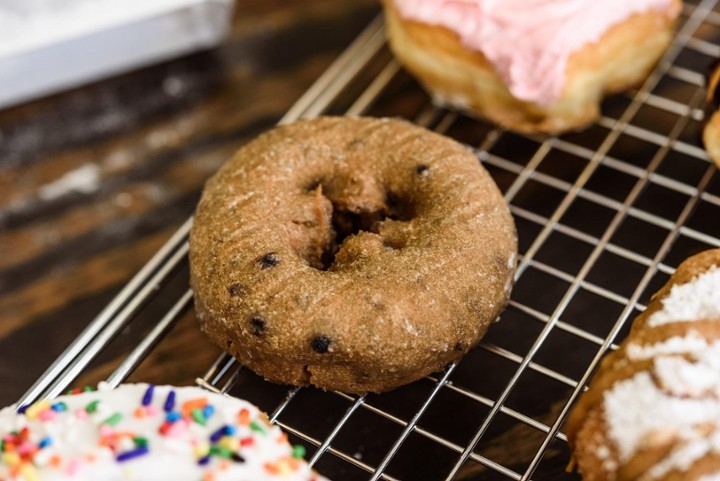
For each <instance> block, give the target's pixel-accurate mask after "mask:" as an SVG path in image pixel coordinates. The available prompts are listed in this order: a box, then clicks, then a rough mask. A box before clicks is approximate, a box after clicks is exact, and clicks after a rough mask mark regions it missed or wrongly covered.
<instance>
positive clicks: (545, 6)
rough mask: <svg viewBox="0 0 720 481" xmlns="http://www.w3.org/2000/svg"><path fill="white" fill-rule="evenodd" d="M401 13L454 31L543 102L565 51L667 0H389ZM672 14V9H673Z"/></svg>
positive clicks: (511, 84) (558, 79) (560, 79)
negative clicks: (392, 1)
mask: <svg viewBox="0 0 720 481" xmlns="http://www.w3.org/2000/svg"><path fill="white" fill-rule="evenodd" d="M394 2H395V5H396V7H397V9H398V11H399V12H400V15H401V16H402V17H403V18H406V19H410V20H416V21H420V22H423V23H429V24H432V25H441V26H443V27H446V28H448V29H451V30H453V31H455V32H457V33H458V34H459V35H460V38H461V41H462V43H463V45H464V46H465V47H466V48H470V49H473V50H479V51H481V52H483V54H484V55H485V57H487V59H488V60H489V61H490V62H491V63H492V64H493V65H494V66H495V69H496V71H497V72H498V73H499V75H500V76H501V77H502V79H503V81H504V82H505V83H506V84H507V86H508V88H509V89H510V92H512V94H513V95H515V96H516V97H518V98H520V99H522V100H527V101H530V102H535V103H537V104H540V105H548V104H550V103H552V102H553V101H554V100H556V99H557V98H558V97H559V96H560V95H561V94H562V90H563V87H564V84H565V67H566V65H567V61H568V58H569V56H570V54H572V53H573V52H575V51H576V50H579V49H580V48H582V47H583V46H584V45H586V44H588V43H591V42H596V41H598V40H599V39H600V37H601V36H602V35H603V33H605V31H607V30H608V29H609V28H610V27H611V26H613V25H615V24H616V23H619V22H622V21H623V20H625V19H626V18H627V17H629V16H630V15H632V14H634V13H640V12H647V11H650V10H651V9H655V10H658V11H666V10H667V9H669V8H670V7H671V6H672V5H674V3H673V1H672V0H394ZM670 13H671V14H672V15H675V14H677V13H678V12H677V11H675V10H673V11H672V12H670Z"/></svg>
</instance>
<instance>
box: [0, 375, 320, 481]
mask: <svg viewBox="0 0 720 481" xmlns="http://www.w3.org/2000/svg"><path fill="white" fill-rule="evenodd" d="M303 453H304V448H303V447H302V446H300V445H298V446H295V447H293V446H291V445H290V444H289V443H288V441H287V436H286V435H285V434H284V433H282V432H281V431H280V428H278V427H277V426H273V425H270V423H269V422H268V420H267V417H266V416H265V414H263V413H262V412H260V411H259V410H258V409H257V408H256V407H255V406H253V405H252V404H250V403H248V402H247V401H242V400H240V399H235V398H231V397H228V396H223V395H219V394H214V393H210V392H208V391H205V390H203V389H200V388H196V387H182V388H177V387H172V386H153V385H148V384H125V385H121V386H119V387H118V388H116V389H109V388H107V387H105V386H103V385H101V386H100V389H99V390H98V391H95V390H90V389H86V390H77V391H76V392H75V393H74V394H71V395H66V396H61V397H58V398H56V399H53V400H47V401H40V402H38V403H36V404H33V405H31V406H25V407H22V408H20V409H19V410H18V413H16V412H15V410H14V409H13V408H6V409H3V410H2V411H0V480H2V481H127V480H134V481H161V480H172V481H241V480H248V481H249V480H252V481H264V480H268V481H270V480H281V479H282V480H288V481H289V480H295V481H300V480H302V481H321V480H325V478H323V477H322V476H320V475H318V474H316V473H315V472H313V471H312V470H311V469H310V467H309V466H308V464H307V463H306V462H305V461H303V459H302V457H303Z"/></svg>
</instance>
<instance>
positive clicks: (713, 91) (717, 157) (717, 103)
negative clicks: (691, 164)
mask: <svg viewBox="0 0 720 481" xmlns="http://www.w3.org/2000/svg"><path fill="white" fill-rule="evenodd" d="M707 98H708V107H707V109H706V110H705V118H706V119H707V122H706V123H705V129H704V130H703V142H704V143H705V148H706V149H707V151H708V154H710V158H711V159H712V160H713V162H715V164H717V165H718V167H720V65H718V66H717V67H716V68H715V70H714V71H713V73H712V75H711V76H710V79H709V81H708V90H707Z"/></svg>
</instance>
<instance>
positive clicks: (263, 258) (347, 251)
mask: <svg viewBox="0 0 720 481" xmlns="http://www.w3.org/2000/svg"><path fill="white" fill-rule="evenodd" d="M516 250H517V246H516V235H515V226H514V223H513V220H512V217H511V215H510V213H509V210H508V207H507V205H506V203H505V201H504V199H503V197H502V195H501V193H500V192H499V190H498V188H497V186H496V185H495V184H494V182H493V180H492V179H491V177H490V176H489V175H488V173H487V172H486V171H485V170H484V169H483V167H482V166H481V165H480V163H479V162H478V160H477V158H476V157H475V156H474V155H473V154H472V153H471V152H470V151H469V150H468V149H467V148H466V147H464V146H462V145H460V144H458V143H457V142H455V141H453V140H451V139H449V138H446V137H443V136H441V135H439V134H435V133H433V132H430V131H427V130H425V129H423V128H420V127H417V126H415V125H413V124H411V123H408V122H405V121H401V120H391V119H372V118H341V117H334V118H333V117H326V118H319V119H314V120H307V121H301V122H297V123H295V124H292V125H286V126H281V127H278V128H275V129H273V130H271V131H269V132H267V133H265V134H264V135H261V136H260V137H259V138H257V139H256V140H254V141H253V142H251V143H249V144H248V145H246V146H245V147H244V148H242V149H241V150H240V151H239V152H238V153H237V154H235V156H234V157H233V158H232V159H231V160H230V161H229V162H228V163H227V164H226V165H224V166H223V168H222V169H221V170H220V171H219V172H218V173H217V174H216V175H215V176H214V177H213V178H211V179H210V180H209V182H208V183H207V185H206V187H205V190H204V192H203V195H202V199H201V201H200V203H199V205H198V208H197V211H196V216H195V221H194V225H193V228H192V231H191V236H190V281H191V285H192V288H193V290H194V294H195V306H196V312H197V315H198V318H199V320H200V324H201V326H202V328H203V330H204V331H205V332H206V333H207V334H208V335H209V336H210V338H211V339H213V340H214V341H215V342H216V343H217V344H219V345H220V346H221V347H223V348H225V349H226V350H227V351H228V352H230V353H231V354H232V355H233V356H235V357H236V358H237V359H238V360H239V361H240V362H241V363H242V364H244V365H246V366H248V367H250V368H251V369H252V370H254V371H255V372H257V373H259V374H260V375H262V376H263V377H265V378H266V379H268V380H270V381H275V382H279V383H287V384H293V385H310V384H312V385H315V386H318V387H320V388H323V389H333V390H339V391H345V392H355V393H360V392H365V391H373V392H380V391H386V390H389V389H393V388H395V387H397V386H399V385H401V384H405V383H409V382H411V381H414V380H416V379H419V378H420V377H422V376H424V375H426V374H429V373H431V372H433V371H436V370H438V369H440V368H442V367H443V366H445V365H446V364H447V363H449V362H451V361H453V360H456V359H458V358H459V357H460V356H462V355H463V353H465V352H467V351H468V350H469V349H470V348H472V347H473V346H474V345H475V344H476V343H477V342H478V341H479V339H480V337H481V336H482V334H483V333H484V332H485V330H486V329H487V327H488V325H489V324H490V323H491V322H493V320H494V319H495V318H496V317H497V316H498V314H499V313H500V310H501V309H502V308H503V306H504V305H505V302H506V301H507V298H508V295H509V292H510V288H511V285H512V278H513V272H514V269H515V261H516Z"/></svg>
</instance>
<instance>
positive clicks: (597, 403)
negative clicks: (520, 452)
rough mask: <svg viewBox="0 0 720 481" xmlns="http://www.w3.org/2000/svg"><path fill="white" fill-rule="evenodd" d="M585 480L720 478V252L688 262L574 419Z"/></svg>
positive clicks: (609, 360) (574, 443)
mask: <svg viewBox="0 0 720 481" xmlns="http://www.w3.org/2000/svg"><path fill="white" fill-rule="evenodd" d="M567 435H568V441H569V442H570V445H571V447H572V449H573V454H574V457H575V461H576V462H577V466H578V468H579V470H580V472H581V473H582V475H583V479H584V480H585V481H600V480H603V481H604V480H608V481H615V480H617V481H630V480H638V481H655V480H658V481H673V480H685V481H696V480H698V481H700V480H702V481H710V480H716V479H720V249H715V250H710V251H706V252H703V253H701V254H699V255H696V256H694V257H692V258H690V259H688V260H687V261H685V262H684V263H683V264H682V265H680V267H678V269H677V271H676V272H675V274H674V275H673V276H672V278H671V279H670V281H669V282H668V284H667V285H665V287H663V288H662V289H661V290H660V291H659V292H658V293H657V294H656V295H655V296H654V297H653V299H652V301H651V302H650V305H648V307H647V309H646V310H645V311H644V312H643V313H642V314H641V315H640V316H638V318H637V319H636V320H635V322H634V323H633V326H632V330H631V333H630V336H629V337H628V339H626V340H625V342H623V343H622V345H621V346H620V348H619V349H618V350H617V351H616V352H613V353H612V354H610V355H609V356H607V357H606V358H605V359H604V360H603V362H602V364H601V367H600V369H599V370H598V372H597V373H596V374H595V377H594V378H593V380H592V383H591V385H590V389H589V390H588V391H587V392H586V393H584V394H583V395H582V397H581V398H580V400H579V402H578V404H577V405H576V406H575V408H574V409H573V411H572V413H571V415H570V417H569V419H568V422H567Z"/></svg>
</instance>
